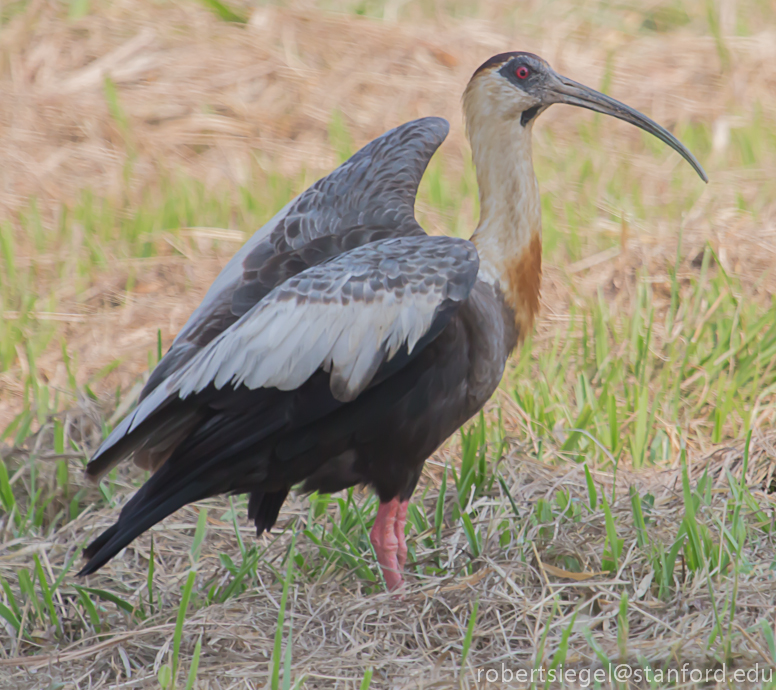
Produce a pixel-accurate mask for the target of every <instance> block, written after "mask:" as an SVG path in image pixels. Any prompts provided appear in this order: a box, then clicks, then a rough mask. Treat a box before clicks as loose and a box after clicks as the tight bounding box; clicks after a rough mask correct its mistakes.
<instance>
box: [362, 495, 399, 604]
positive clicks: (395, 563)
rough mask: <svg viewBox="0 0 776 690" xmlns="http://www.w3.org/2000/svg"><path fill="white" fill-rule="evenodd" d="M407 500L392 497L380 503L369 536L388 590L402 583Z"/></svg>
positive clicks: (394, 588) (392, 589) (396, 587)
mask: <svg viewBox="0 0 776 690" xmlns="http://www.w3.org/2000/svg"><path fill="white" fill-rule="evenodd" d="M408 506H409V501H400V500H399V499H398V498H394V499H393V500H392V501H388V502H387V503H381V504H380V507H379V508H378V510H377V517H376V518H375V524H374V526H373V527H372V531H371V532H370V534H369V538H370V540H371V541H372V546H374V549H375V553H376V554H377V562H378V563H379V564H380V567H381V568H382V570H383V577H384V578H385V584H386V585H388V589H389V590H390V591H394V590H396V589H398V588H399V587H401V585H402V584H403V583H404V578H403V577H402V570H404V564H405V563H406V561H407V542H406V541H405V539H404V526H405V525H406V523H407V507H408Z"/></svg>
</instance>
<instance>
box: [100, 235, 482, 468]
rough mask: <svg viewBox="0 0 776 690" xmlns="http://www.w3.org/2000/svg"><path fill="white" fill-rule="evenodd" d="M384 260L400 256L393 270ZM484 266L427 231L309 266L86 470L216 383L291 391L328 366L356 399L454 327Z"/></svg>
mask: <svg viewBox="0 0 776 690" xmlns="http://www.w3.org/2000/svg"><path fill="white" fill-rule="evenodd" d="M385 259H391V260H392V261H393V262H395V265H394V264H389V265H390V266H391V270H390V271H389V272H388V273H386V272H385V271H384V270H383V261H384V260H385ZM478 267H479V258H478V256H477V251H476V249H475V247H474V245H473V244H472V243H471V242H468V241H466V240H461V239H457V238H450V237H429V236H427V235H423V236H420V237H401V238H395V239H390V240H382V241H380V242H375V243H372V244H369V245H367V246H364V247H359V248H356V249H354V250H352V251H350V252H347V253H346V254H343V255H342V256H340V257H337V258H336V259H333V260H331V261H329V262H328V263H326V264H322V265H319V266H315V267H313V268H310V269H307V270H306V271H303V272H302V273H300V274H298V275H296V276H294V277H292V278H290V279H289V280H287V281H286V282H285V283H283V284H282V285H280V286H278V287H277V288H275V289H274V290H272V292H270V294H268V295H267V296H266V297H265V298H264V299H262V300H261V301H260V302H259V303H258V304H257V305H255V306H254V307H253V309H251V310H250V311H249V312H248V313H246V314H245V315H244V316H242V317H241V318H240V319H239V320H238V321H237V322H236V323H234V324H233V325H232V326H230V327H229V328H228V329H226V330H225V331H224V332H222V333H221V334H220V335H218V336H217V337H216V338H214V339H213V340H212V341H211V342H210V343H208V345H206V346H205V347H204V348H203V349H202V350H200V351H199V352H198V353H197V354H196V355H194V356H193V357H192V358H191V359H190V360H189V361H188V362H187V363H186V364H184V365H183V366H182V367H181V368H180V369H178V370H177V371H176V372H174V373H173V374H172V375H170V376H169V377H167V378H166V379H165V380H164V381H163V382H162V383H160V384H159V385H158V386H157V387H156V388H155V389H154V390H153V391H152V392H151V393H150V394H149V395H148V396H147V397H146V398H145V399H144V400H142V401H141V402H140V403H139V405H138V407H137V408H136V409H135V410H134V412H133V413H132V414H130V415H129V416H128V417H127V418H125V419H124V421H123V422H122V423H121V424H119V426H118V427H116V429H115V430H114V431H113V433H112V434H110V436H109V437H108V438H107V439H106V441H105V442H104V443H103V446H101V448H100V449H99V450H98V452H97V453H96V454H95V455H94V457H93V459H92V463H95V461H96V464H95V465H94V466H93V467H94V469H95V471H94V472H90V473H92V474H99V475H101V474H103V473H104V472H105V471H107V470H108V469H109V468H110V466H112V464H115V462H117V461H118V460H119V459H121V456H120V454H119V455H118V457H117V458H116V459H113V458H112V456H111V458H112V459H111V462H110V463H108V462H99V459H100V456H101V455H103V454H104V453H105V452H106V450H107V449H110V448H112V447H113V446H116V445H117V444H119V443H123V442H124V441H123V439H124V438H125V437H127V436H129V435H130V434H133V433H136V434H142V433H143V429H142V428H141V426H143V425H144V424H146V423H147V424H150V425H153V424H154V422H153V420H154V418H155V416H156V415H158V414H159V413H160V410H163V409H164V408H165V406H166V405H167V404H168V403H169V402H170V401H171V400H174V399H175V398H181V399H186V398H188V397H189V396H192V395H196V394H198V393H202V392H203V391H205V390H206V389H209V388H210V387H214V388H215V389H223V388H224V387H232V388H238V387H240V386H243V385H244V386H246V387H247V388H250V389H256V388H277V389H279V390H282V391H288V390H294V389H296V388H299V387H300V386H301V385H302V384H304V383H305V381H307V380H308V379H309V378H310V377H311V376H312V375H313V374H315V372H316V371H318V370H320V369H323V370H324V371H328V372H330V383H329V385H330V388H331V391H332V395H333V396H334V397H335V398H336V399H337V400H339V401H341V402H349V401H351V400H354V399H355V398H356V397H358V395H359V394H360V393H361V392H362V391H364V390H365V389H366V388H367V387H368V386H369V385H370V383H371V382H372V381H373V379H374V378H375V375H376V374H377V373H378V371H379V370H380V368H381V366H383V365H385V364H387V363H388V362H390V361H391V360H392V358H393V357H395V356H396V353H397V352H399V350H400V349H401V348H402V347H406V349H407V354H408V355H412V353H413V351H414V350H415V348H418V347H419V345H418V344H419V343H420V342H421V341H423V340H424V338H425V339H426V340H425V341H424V343H427V342H430V341H429V340H428V338H429V337H435V336H436V335H437V334H438V333H439V332H440V331H441V329H442V328H444V326H445V325H447V323H449V320H450V319H451V318H452V314H453V313H454V311H455V310H456V309H457V307H458V306H459V305H460V303H461V302H462V301H463V300H465V299H466V298H467V297H468V295H469V292H470V291H471V289H472V287H473V286H474V283H475V281H476V277H477V269H478ZM423 346H424V347H425V344H424V345H423ZM419 349H422V348H419ZM129 445H130V446H131V444H129ZM91 467H92V464H91V463H90V468H91Z"/></svg>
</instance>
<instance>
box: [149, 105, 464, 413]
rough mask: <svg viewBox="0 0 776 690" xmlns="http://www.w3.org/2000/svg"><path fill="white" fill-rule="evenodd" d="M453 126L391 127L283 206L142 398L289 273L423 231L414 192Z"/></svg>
mask: <svg viewBox="0 0 776 690" xmlns="http://www.w3.org/2000/svg"><path fill="white" fill-rule="evenodd" d="M448 130H449V125H448V123H447V121H446V120H444V119H442V118H438V117H427V118H421V119H419V120H414V121H412V122H408V123H406V124H404V125H401V126H400V127H397V128H395V129H392V130H390V131H388V132H386V133H385V134H383V135H382V136H380V137H378V138H377V139H375V140H374V141H372V142H370V143H369V144H367V145H366V146H365V147H364V148H362V149H361V150H360V151H358V152H357V153H356V154H354V155H353V156H352V157H351V158H349V159H348V160H347V161H345V162H344V163H343V164H342V165H341V166H340V167H339V168H337V169H336V170H334V171H333V172H331V173H330V174H329V175H327V176H326V177H324V178H322V179H320V180H318V181H317V182H316V183H315V184H314V185H312V186H311V187H310V188H309V189H307V190H306V191H305V192H303V193H302V194H301V195H299V196H298V197H297V198H296V199H294V200H293V201H291V202H289V203H288V204H287V205H286V206H285V207H284V208H282V209H281V210H280V211H279V212H278V213H277V214H276V215H275V217H274V218H272V220H270V221H269V222H268V223H267V224H266V225H264V227H262V228H261V229H259V230H258V231H257V232H256V233H255V234H254V235H253V236H252V237H251V238H250V239H249V240H248V241H247V242H246V243H245V245H244V246H243V247H242V248H241V249H240V250H239V251H238V252H237V253H236V254H235V255H234V257H232V259H231V261H229V263H228V264H227V265H226V266H225V267H224V269H223V270H222V271H221V273H220V274H219V275H218V277H217V278H216V280H215V281H214V282H213V284H212V285H211V287H210V289H209V290H208V292H207V294H206V295H205V297H204V299H203V300H202V303H201V304H200V305H199V306H198V307H197V309H196V310H195V311H194V312H193V313H192V315H191V317H190V318H189V320H188V321H187V322H186V324H185V325H184V326H183V328H182V329H181V330H180V332H179V333H178V335H177V337H176V338H175V341H174V342H173V345H172V347H171V348H170V350H169V351H168V352H167V353H166V354H165V356H164V357H163V358H162V360H161V361H160V362H159V364H158V365H157V367H156V369H155V370H154V371H153V372H152V374H151V376H150V378H149V380H148V382H147V383H146V386H145V387H144V389H143V391H142V393H141V399H143V398H145V397H146V396H147V395H149V394H150V392H151V391H152V390H153V389H154V388H155V387H156V386H158V385H159V384H160V383H161V382H162V381H163V380H165V378H167V377H168V376H170V375H171V374H172V373H174V372H175V371H177V370H179V369H181V368H182V367H183V366H185V364H186V363H187V362H188V361H190V360H191V359H192V357H194V356H195V355H196V354H197V352H199V351H200V350H201V349H202V348H203V347H204V346H205V345H207V343H209V342H210V341H211V340H213V338H215V337H216V336H217V335H218V334H219V333H221V332H223V331H224V330H226V329H227V328H229V327H230V326H231V325H232V324H234V323H235V322H236V321H237V320H238V318H240V317H241V316H242V315H243V314H245V313H246V312H248V311H249V310H250V309H251V308H252V307H253V306H254V305H255V304H256V303H258V302H259V301H260V300H261V299H262V298H264V297H265V296H266V295H267V294H268V293H269V292H270V291H271V290H272V289H273V288H275V287H276V286H278V285H280V284H281V283H283V282H284V281H285V280H286V279H287V278H288V277H289V276H290V275H294V274H295V273H298V272H299V271H302V270H304V269H306V268H309V267H311V266H315V265H317V264H319V263H321V262H323V261H326V260H329V259H331V258H332V257H333V256H337V255H339V254H341V253H343V252H345V251H348V250H350V249H353V248H355V247H358V246H363V245H364V244H366V243H369V242H372V241H375V240H378V239H385V238H387V237H398V236H412V235H419V234H422V232H423V231H422V230H421V229H420V227H419V226H418V225H417V223H416V222H415V217H414V205H415V195H416V194H417V189H418V184H419V183H420V180H421V178H422V176H423V173H424V172H425V170H426V166H427V165H428V162H429V160H430V159H431V156H432V155H433V154H434V152H435V151H436V149H437V148H438V147H439V145H440V144H441V143H442V141H444V139H445V137H446V136H447V132H448Z"/></svg>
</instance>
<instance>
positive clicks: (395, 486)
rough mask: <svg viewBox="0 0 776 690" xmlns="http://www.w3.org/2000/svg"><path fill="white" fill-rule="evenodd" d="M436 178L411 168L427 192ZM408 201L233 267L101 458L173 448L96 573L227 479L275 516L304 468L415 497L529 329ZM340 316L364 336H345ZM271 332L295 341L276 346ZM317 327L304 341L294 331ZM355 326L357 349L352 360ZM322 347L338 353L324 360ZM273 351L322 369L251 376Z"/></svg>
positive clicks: (95, 551)
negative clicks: (517, 324) (433, 458)
mask: <svg viewBox="0 0 776 690" xmlns="http://www.w3.org/2000/svg"><path fill="white" fill-rule="evenodd" d="M421 122H422V121H421ZM413 124H415V123H410V125H413ZM431 124H432V125H434V127H436V128H437V129H438V123H437V122H436V121H434V122H432V123H431ZM405 127H408V126H406V125H405ZM400 129H401V128H400ZM394 132H396V130H394ZM389 134H390V133H389ZM378 141H379V140H378ZM373 144H374V142H373ZM437 145H438V142H437V143H436V145H434V146H433V148H432V149H431V151H430V152H428V150H426V153H427V154H428V156H429V157H430V155H431V153H433V149H435V148H436V146H437ZM370 146H372V145H370ZM428 148H429V147H428V146H427V147H426V149H428ZM359 155H360V154H356V157H358V156H359ZM356 157H354V158H356ZM352 160H353V159H351V161H352ZM426 160H427V159H426ZM346 165H347V164H346ZM416 167H417V166H416ZM422 168H425V161H424V162H423V164H422ZM335 172H336V171H335ZM367 172H368V170H367ZM415 172H416V173H417V171H415ZM421 174H422V170H421ZM372 177H374V175H373V176H372ZM419 179H420V175H418V174H415V175H414V176H413V177H412V179H411V181H410V186H411V187H412V190H411V191H412V197H413V200H414V189H415V188H416V187H417V181H419ZM413 185H414V187H413ZM303 196H304V195H303ZM405 196H406V195H405ZM300 198H302V197H300ZM400 206H401V204H400V203H399V204H398V205H397V208H398V207H400ZM292 207H293V204H292ZM400 210H401V212H400V213H399V212H395V211H394V212H393V215H391V213H388V212H387V211H382V212H381V213H382V215H380V213H378V212H377V211H375V212H373V217H372V219H371V223H372V224H368V223H365V222H364V221H365V220H366V218H365V217H364V215H363V214H357V217H355V218H354V219H353V222H352V224H351V225H349V226H347V227H345V228H344V229H343V227H342V226H340V227H339V228H338V232H337V233H333V234H326V233H325V232H324V233H319V234H318V235H315V233H309V234H311V235H314V236H311V237H308V238H307V241H306V242H305V243H303V244H301V245H300V246H299V247H296V248H294V247H288V246H285V245H284V246H282V247H281V248H280V250H279V251H276V252H275V253H271V254H268V255H267V256H263V257H262V258H260V259H259V258H257V255H256V253H255V252H257V251H258V252H259V253H261V252H265V253H266V252H268V251H269V250H268V249H267V246H268V245H267V243H266V239H265V240H263V241H260V242H258V243H256V242H254V243H253V247H254V248H253V249H251V248H250V247H249V251H245V252H243V256H242V258H241V262H240V264H239V266H240V268H241V272H240V275H239V276H237V277H235V278H232V279H231V280H229V281H227V280H222V277H219V279H218V280H217V281H216V284H215V286H217V284H218V281H219V280H221V281H222V284H221V287H220V288H219V289H220V292H218V291H216V293H215V296H214V297H213V296H211V297H212V299H210V301H209V302H208V298H207V297H206V300H205V301H204V302H203V305H201V307H200V308H199V310H198V312H195V314H194V315H193V316H192V319H191V320H190V322H189V323H190V324H191V322H192V321H195V320H196V319H198V321H196V323H195V324H194V325H195V326H196V325H197V324H199V325H200V328H199V330H198V329H197V328H196V327H191V326H189V325H187V326H186V327H185V328H184V330H183V331H182V332H181V335H179V336H178V339H176V344H175V345H174V346H173V348H172V349H171V350H170V352H169V353H168V355H167V358H168V359H167V361H166V362H165V360H162V363H161V364H160V368H158V369H157V371H155V372H154V375H153V376H152V377H151V379H150V380H149V384H148V386H147V387H146V390H145V391H144V398H143V400H142V401H141V403H140V404H139V406H138V408H137V409H136V410H135V411H134V412H133V413H131V414H130V415H129V416H128V417H127V418H126V419H125V420H124V421H123V422H122V423H121V425H119V426H118V427H117V428H116V429H115V430H114V432H113V433H112V434H111V436H110V437H109V438H108V439H107V440H106V442H105V443H104V444H103V446H102V447H101V448H100V449H99V450H98V452H97V453H96V454H95V456H94V458H93V460H92V462H91V463H90V465H89V472H90V473H91V474H93V475H95V476H99V475H101V474H102V473H104V472H105V471H107V469H109V468H110V467H111V466H112V465H113V464H115V463H116V462H118V461H119V460H120V459H121V458H123V457H125V456H126V455H128V454H129V453H132V452H134V453H135V454H136V456H138V455H139V456H141V457H140V460H141V462H148V458H152V459H153V458H155V460H153V464H154V465H155V466H156V468H157V469H156V472H155V473H154V474H153V476H152V477H151V478H150V479H149V480H148V481H147V482H146V483H145V484H144V485H143V487H141V489H140V490H139V491H138V492H137V493H136V494H135V495H134V496H133V497H132V499H131V500H130V501H129V502H128V503H127V504H126V505H125V507H124V508H123V510H122V511H121V515H120V517H119V520H118V522H117V523H116V524H115V525H114V526H113V527H111V528H110V529H108V530H107V531H106V532H104V533H103V534H102V535H100V537H98V538H97V539H96V540H95V541H94V542H93V543H92V544H90V545H89V547H88V548H87V549H86V550H85V552H84V554H85V556H86V557H87V558H89V561H88V563H87V564H86V566H85V567H84V568H83V570H82V571H81V574H84V575H85V574H89V573H92V572H94V571H95V570H97V569H98V568H100V567H101V566H102V565H104V564H105V563H106V562H107V561H108V560H109V559H110V558H112V557H113V556H114V555H115V554H116V553H118V551H120V550H121V549H122V548H123V547H124V546H126V545H127V544H128V543H129V542H131V541H132V540H133V539H134V538H135V537H136V536H138V535H139V534H141V533H142V532H144V531H145V530H146V529H148V528H149V527H151V526H152V525H154V524H155V523H157V522H159V521H160V520H161V519H163V518H164V517H166V516H167V515H169V514H170V513H172V512H174V511H175V510H177V509H178V508H180V507H182V506H183V505H185V504H187V503H191V502H192V501H196V500H200V499H203V498H206V497H209V496H214V495H217V494H222V493H249V494H250V501H249V507H248V512H249V516H250V518H251V519H252V520H253V521H254V522H255V524H256V528H257V532H258V533H261V532H262V531H264V530H267V529H269V528H271V527H272V525H273V524H274V523H275V521H276V519H277V516H278V511H279V510H280V507H281V506H282V504H283V501H284V500H285V498H286V496H287V494H288V492H289V491H290V490H291V488H292V487H293V486H296V485H301V487H302V489H303V490H304V491H314V490H317V491H321V492H333V491H338V490H340V489H344V488H347V487H350V486H354V485H356V484H366V485H369V486H372V487H374V489H375V491H376V492H377V494H378V496H379V497H380V499H381V501H389V500H391V499H392V498H394V497H400V498H401V499H402V500H404V499H408V498H409V497H410V495H411V494H412V492H413V490H414V488H415V486H416V484H417V481H418V478H419V476H420V472H421V469H422V467H423V463H424V461H425V460H426V458H428V456H429V455H431V453H433V452H434V450H435V449H436V448H438V447H439V445H440V444H441V443H442V442H443V441H444V440H445V439H446V438H447V437H448V436H450V435H451V434H452V433H454V432H455V431H456V429H458V428H459V427H460V426H461V425H462V424H463V423H464V422H465V421H466V420H467V419H469V418H470V417H471V416H472V415H474V414H475V413H476V412H477V411H478V410H480V409H481V408H482V406H483V405H484V404H485V402H486V401H487V400H488V398H489V397H490V396H491V394H492V393H493V391H494V390H495V388H496V387H497V385H498V383H499V381H500V379H501V376H502V373H503V370H504V365H505V362H506V358H507V356H508V354H509V352H510V350H511V349H512V348H513V347H514V345H515V343H516V340H517V334H516V333H515V331H514V328H513V326H512V325H511V324H514V318H512V317H511V315H510V314H506V313H505V309H506V307H505V306H504V300H503V299H502V297H501V295H500V294H498V292H497V290H495V289H494V288H493V287H492V286H490V285H489V284H487V283H485V282H482V281H480V280H478V279H477V278H476V274H477V267H478V259H477V256H476V250H475V249H474V247H473V245H471V244H470V243H469V242H465V241H463V240H455V239H452V238H439V237H435V238H431V237H428V236H426V235H425V233H423V232H422V230H420V228H419V227H418V226H417V224H416V223H414V218H411V219H410V218H408V217H407V215H406V214H407V210H406V208H401V209H400ZM411 212H412V209H411V207H410V209H409V213H410V214H411ZM378 216H379V217H380V218H383V219H385V218H391V219H392V220H390V221H388V220H385V221H384V222H383V221H380V222H375V218H376V217H378ZM281 224H282V223H281ZM270 225H271V224H270ZM276 227H277V226H276ZM391 228H393V232H391ZM261 232H262V231H259V233H257V234H260V233H261ZM272 232H274V231H271V232H269V233H268V234H267V233H265V235H266V236H267V237H271V236H272ZM386 235H387V236H390V237H393V239H390V240H386V239H384V238H385V236H386ZM284 242H285V240H284ZM249 244H250V243H249ZM278 244H282V242H278ZM287 244H288V243H287ZM273 246H275V245H273ZM261 247H264V248H263V249H257V248H261ZM227 269H229V267H228V266H227ZM227 269H225V272H227ZM223 275H224V274H223V273H222V276H223ZM224 286H226V287H224ZM211 291H212V289H211ZM209 295H210V293H209ZM227 303H228V304H229V305H230V306H229V311H228V314H227V311H226V310H225V308H224V306H223V305H225V304H227ZM208 304H209V305H210V306H208ZM397 304H398V305H399V306H400V307H401V309H398V310H395V311H394V312H392V311H391V310H392V309H394V307H395V306H396V305H397ZM289 305H290V307H289ZM204 307H207V308H204ZM291 307H292V308H291ZM305 310H306V311H305ZM198 313H199V315H198ZM300 314H301V317H300V318H299V323H297V322H293V323H291V325H288V324H289V321H290V320H292V319H293V318H295V317H297V316H298V315H300ZM391 314H395V315H394V317H391V316H390V315H391ZM195 317H196V319H195ZM273 319H274V320H273ZM370 319H372V321H370ZM375 319H377V320H376V321H375ZM380 319H383V320H384V322H383V321H380ZM219 320H221V321H223V322H228V323H227V325H226V326H224V325H223V323H221V325H218V322H219ZM372 323H377V324H378V325H379V328H374V327H373V326H370V324H372ZM203 324H204V325H203ZM207 324H210V326H207ZM277 324H280V325H277ZM206 326H207V327H206ZM208 328H210V331H213V332H212V333H211V332H210V331H208ZM284 328H285V329H286V330H283V329H284ZM302 328H304V329H307V330H306V331H304V332H303V333H302V335H299V333H301V331H300V329H302ZM316 328H317V329H318V330H316ZM219 329H220V330H219ZM252 329H253V330H252ZM273 329H274V330H273ZM338 329H341V330H342V329H345V330H346V331H347V332H346V333H345V334H346V335H348V334H349V335H350V336H351V337H350V340H349V341H348V339H347V338H345V339H344V340H343V339H340V340H339V341H337V342H335V341H336V337H337V333H338V332H339V331H338ZM348 329H349V330H348ZM276 331H277V332H278V333H280V335H279V336H278V335H276V334H275V332H276ZM377 331H379V334H378V335H375V333H376V332H377ZM332 334H333V335H332ZM297 335H299V337H297V338H296V340H294V337H296V336H297ZM184 336H185V337H184ZM302 336H304V337H302ZM272 338H275V340H272ZM358 338H361V340H359V339H358ZM381 338H382V340H381ZM262 339H265V340H267V339H269V340H267V342H276V341H277V342H278V343H280V345H279V346H278V350H282V348H284V347H285V348H286V349H287V350H288V352H289V353H291V354H288V356H287V357H286V359H283V358H282V357H281V355H282V354H283V353H282V352H281V353H280V354H278V352H276V351H275V350H273V349H272V348H270V349H266V348H265V349H262V342H263V340H262ZM299 340H301V342H302V345H303V346H304V347H302V346H299V345H293V343H296V342H297V341H299ZM351 341H352V342H351ZM343 342H345V345H347V346H348V347H350V348H351V349H350V350H347V352H348V354H347V356H345V357H344V359H343V357H340V359H338V358H337V354H336V353H337V351H338V350H337V348H338V347H340V346H342V347H345V346H343V345H342V343H343ZM354 342H355V345H354ZM179 343H180V344H179ZM289 343H291V344H289ZM322 343H323V345H321V344H322ZM332 343H334V344H332ZM176 347H177V352H178V353H183V354H176ZM294 347H297V350H298V354H297V355H294V354H293V352H296V351H297V350H294ZM316 348H318V349H316ZM321 348H323V349H321ZM327 348H328V349H327ZM346 349H347V348H346ZM254 350H256V351H257V353H258V354H256V353H255V352H254ZM308 350H309V352H308ZM318 350H320V352H324V353H326V352H329V355H325V356H323V358H322V359H320V362H319V360H318V359H312V360H311V359H310V357H313V355H316V353H317V352H318ZM351 351H352V352H351ZM254 354H256V357H257V359H251V357H252V356H253V355H254ZM270 356H276V358H278V357H279V359H277V361H278V363H279V364H278V369H279V370H281V371H285V369H284V367H285V368H288V374H287V376H288V377H289V380H294V377H295V376H297V375H298V371H299V370H300V368H301V369H304V367H308V368H310V370H311V372H312V373H311V375H309V376H307V377H306V378H304V380H303V381H302V382H301V383H300V384H299V385H288V386H287V385H286V379H283V378H282V377H280V378H279V379H278V376H274V373H273V376H274V378H271V381H273V382H274V383H275V385H263V384H261V382H260V381H259V383H258V384H256V381H252V379H251V378H250V377H251V376H253V375H254V374H255V372H256V371H257V370H258V369H260V366H261V365H262V364H263V363H264V362H265V361H266V360H267V358H268V357H270ZM294 357H297V359H294ZM237 360H239V362H237V363H236V361H237ZM243 360H244V362H243ZM340 360H341V361H340ZM316 362H319V363H318V364H316ZM311 363H312V364H311ZM160 370H161V373H160V374H157V372H158V371H160ZM262 380H263V379H262Z"/></svg>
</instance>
